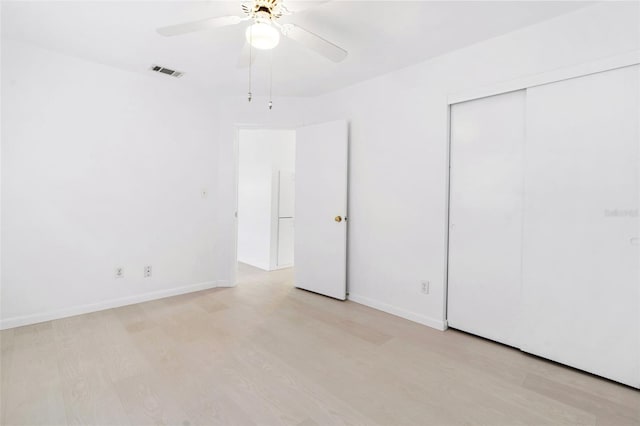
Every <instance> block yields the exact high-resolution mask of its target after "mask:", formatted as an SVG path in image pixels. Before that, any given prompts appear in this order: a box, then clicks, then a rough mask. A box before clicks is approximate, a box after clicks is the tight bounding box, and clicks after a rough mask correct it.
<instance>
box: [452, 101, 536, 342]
mask: <svg viewBox="0 0 640 426" xmlns="http://www.w3.org/2000/svg"><path fill="white" fill-rule="evenodd" d="M524 106H525V92H524V91H519V92H513V93H507V94H504V95H499V96H493V97H489V98H483V99H478V100H474V101H470V102H464V103H461V104H456V105H452V107H451V181H450V191H451V192H450V230H449V281H448V308H447V321H448V324H449V326H450V327H454V328H458V329H460V330H464V331H467V332H470V333H473V334H477V335H479V336H483V337H486V338H489V339H492V340H496V341H499V342H503V343H506V344H509V345H512V346H518V343H519V337H518V330H517V324H518V319H519V311H520V281H521V256H520V255H521V251H520V249H521V236H522V235H521V232H522V169H523V165H522V160H523V149H524V130H525V127H524Z"/></svg>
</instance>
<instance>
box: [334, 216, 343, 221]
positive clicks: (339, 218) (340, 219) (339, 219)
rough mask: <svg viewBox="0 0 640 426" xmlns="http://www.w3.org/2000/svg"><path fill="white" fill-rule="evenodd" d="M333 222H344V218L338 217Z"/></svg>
mask: <svg viewBox="0 0 640 426" xmlns="http://www.w3.org/2000/svg"><path fill="white" fill-rule="evenodd" d="M333 220H335V221H336V222H342V216H336V218H335V219H333Z"/></svg>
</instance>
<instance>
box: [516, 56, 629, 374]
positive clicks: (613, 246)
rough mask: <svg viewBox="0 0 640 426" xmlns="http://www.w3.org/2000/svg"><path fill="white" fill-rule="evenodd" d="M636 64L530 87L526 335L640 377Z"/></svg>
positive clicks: (558, 356) (596, 367)
mask: <svg viewBox="0 0 640 426" xmlns="http://www.w3.org/2000/svg"><path fill="white" fill-rule="evenodd" d="M638 72H639V68H638V67H637V66H636V67H629V68H622V69H618V70H614V71H609V72H604V73H599V74H594V75H590V76H585V77H581V78H575V79H570V80H566V81H561V82H557V83H553V84H549V85H544V86H540V87H535V88H532V89H530V90H529V91H528V93H527V148H526V168H525V193H526V198H525V214H524V239H523V241H524V247H523V259H524V264H523V320H524V321H523V329H522V335H523V336H524V337H523V340H522V345H521V347H522V349H523V350H525V351H527V352H531V353H534V354H536V355H540V356H543V357H545V358H549V359H552V360H555V361H559V362H561V363H564V364H568V365H571V366H574V367H577V368H580V369H584V370H587V371H590V372H592V373H595V374H598V375H601V376H604V377H608V378H611V379H613V380H617V381H620V382H623V383H627V384H629V385H632V386H636V387H638V386H640V371H639V368H640V366H639V363H640V350H639V339H640V316H639V315H640V294H639V291H640V276H639V254H640V253H639V252H638V244H637V241H638V240H637V238H638V235H639V234H638V190H639V188H638V166H639V161H638V160H639V157H638V155H639V151H638V140H639V135H638V119H639V117H640V116H639V113H640V111H639V109H638V101H639V99H638V97H639V96H638V90H639V89H640V87H639V86H638V77H639V74H638Z"/></svg>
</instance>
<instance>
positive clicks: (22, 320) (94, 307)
mask: <svg viewBox="0 0 640 426" xmlns="http://www.w3.org/2000/svg"><path fill="white" fill-rule="evenodd" d="M219 283H220V282H219V281H206V282H203V283H198V284H191V285H187V286H183V287H176V288H170V289H166V290H160V291H153V292H150V293H143V294H138V295H135V296H128V297H121V298H118V299H111V300H107V301H105V302H98V303H89V304H86V305H79V306H72V307H70V308H63V309H58V310H55V311H49V312H42V313H37V314H31V315H23V316H18V317H11V318H5V319H3V320H0V330H6V329H8V328H14V327H21V326H23V325H30V324H36V323H39V322H44V321H51V320H55V319H60V318H66V317H72V316H76V315H82V314H88V313H90V312H97V311H103V310H105V309H111V308H117V307H120V306H126V305H133V304H135V303H141V302H148V301H150V300H157V299H163V298H165V297H171V296H178V295H180V294H186V293H192V292H195V291H200V290H208V289H211V288H216V287H221V286H220V285H219Z"/></svg>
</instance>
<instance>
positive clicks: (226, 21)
mask: <svg viewBox="0 0 640 426" xmlns="http://www.w3.org/2000/svg"><path fill="white" fill-rule="evenodd" d="M247 19H248V18H243V17H240V16H220V17H218V18H208V19H201V20H199V21H192V22H185V23H183V24H177V25H170V26H168V27H161V28H158V29H157V30H156V31H158V33H160V34H161V35H163V36H165V37H170V36H176V35H181V34H187V33H192V32H195V31H202V30H208V29H211V28H218V27H227V26H229V25H237V24H239V23H240V22H242V21H245V20H247Z"/></svg>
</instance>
